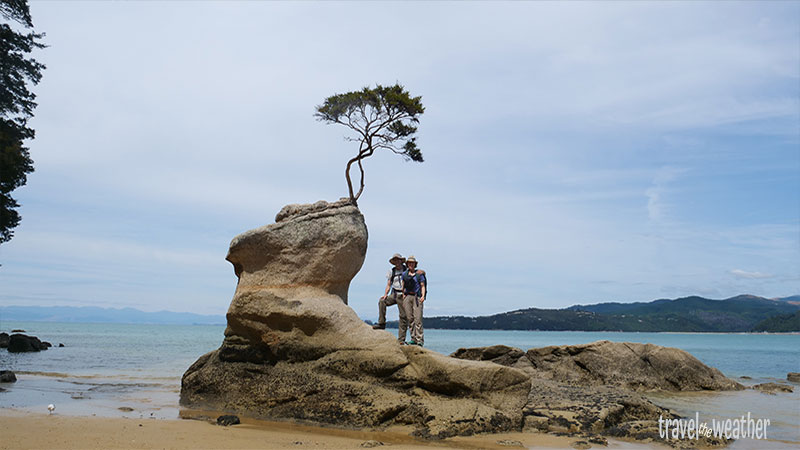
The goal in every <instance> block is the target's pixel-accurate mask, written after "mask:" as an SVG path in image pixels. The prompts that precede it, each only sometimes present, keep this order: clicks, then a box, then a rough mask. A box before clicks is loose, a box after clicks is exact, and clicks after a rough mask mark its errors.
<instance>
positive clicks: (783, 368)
mask: <svg viewBox="0 0 800 450" xmlns="http://www.w3.org/2000/svg"><path fill="white" fill-rule="evenodd" d="M18 328H20V329H24V330H26V334H29V335H34V336H37V337H39V338H40V339H42V340H46V341H49V342H51V343H52V344H54V345H55V347H53V348H51V349H49V350H47V351H43V352H39V353H22V354H11V353H8V352H6V351H0V369H4V370H5V369H10V370H13V371H14V372H16V374H17V378H18V381H17V383H4V384H3V385H2V387H4V388H6V389H7V391H6V392H0V407H1V408H8V407H11V408H15V409H20V410H27V411H36V412H46V411H47V410H46V407H47V405H48V404H50V403H53V404H55V405H56V413H58V414H68V415H80V416H91V415H98V416H110V417H115V416H116V417H135V418H140V417H141V418H153V419H173V418H177V417H178V414H179V411H180V407H179V406H178V398H179V394H180V378H181V376H182V375H183V373H184V372H185V371H186V369H187V368H188V367H189V365H191V364H192V363H193V362H194V361H195V360H197V358H198V357H200V356H201V355H202V354H204V353H206V352H208V351H211V350H214V349H216V348H218V347H219V345H220V343H221V342H222V338H223V332H224V328H225V327H224V326H219V325H198V326H190V325H120V324H75V323H46V322H25V323H21V322H5V321H4V322H3V323H2V324H0V331H6V332H9V331H10V330H12V329H18ZM387 332H389V333H392V334H396V330H392V329H388V330H387ZM598 340H610V341H617V342H641V343H653V344H657V345H663V346H668V347H678V348H681V349H684V350H686V351H688V352H689V353H691V354H693V355H694V356H695V357H697V358H698V359H700V360H701V361H703V362H704V363H706V364H708V365H710V366H713V367H717V368H718V369H720V370H721V371H722V372H723V373H725V375H727V376H729V377H734V378H736V379H737V381H739V382H740V383H742V384H745V385H753V384H757V383H762V382H767V381H775V382H784V383H785V382H786V373H787V372H800V335H796V334H794V335H791V334H788V335H787V334H781V335H775V334H692V333H611V332H548V331H498V330H492V331H486V330H434V329H431V330H426V331H425V341H426V346H427V347H428V348H430V349H432V350H435V351H438V352H441V353H444V354H449V353H452V352H453V351H455V350H457V349H458V348H460V347H478V346H486V345H495V344H505V345H509V346H513V347H518V348H521V349H524V350H526V349H529V348H533V347H544V346H548V345H565V344H569V345H574V344H585V343H588V342H594V341H598ZM59 343H64V345H65V347H63V348H58V347H57V345H58V344H59ZM741 376H749V377H752V379H741V378H738V377H741ZM793 386H794V387H795V390H796V392H794V393H792V394H777V395H769V394H764V393H761V392H756V391H752V390H746V391H741V392H723V393H688V394H674V393H670V394H653V395H651V398H652V400H653V401H654V402H655V403H657V404H659V405H661V406H665V407H669V408H671V409H673V410H675V411H677V412H678V413H680V414H681V415H684V416H691V417H694V415H695V413H699V415H700V416H701V417H703V418H708V419H711V418H716V419H727V418H731V419H734V418H738V417H740V416H742V415H746V414H747V413H748V412H750V413H751V415H752V416H753V417H760V418H769V419H770V421H771V422H770V426H769V432H768V437H769V438H770V440H769V441H759V440H752V439H740V440H738V441H737V442H736V443H734V445H733V448H735V449H737V450H743V449H760V448H800V385H798V384H794V385H793ZM119 408H130V409H132V410H124V411H123V410H120V409H119Z"/></svg>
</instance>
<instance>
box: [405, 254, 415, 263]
mask: <svg viewBox="0 0 800 450" xmlns="http://www.w3.org/2000/svg"><path fill="white" fill-rule="evenodd" d="M410 262H413V263H417V258H414V255H411V256H409V257H408V258H406V264H408V263H410ZM417 264H418V263H417Z"/></svg>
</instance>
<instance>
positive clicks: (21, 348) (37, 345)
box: [8, 334, 48, 353]
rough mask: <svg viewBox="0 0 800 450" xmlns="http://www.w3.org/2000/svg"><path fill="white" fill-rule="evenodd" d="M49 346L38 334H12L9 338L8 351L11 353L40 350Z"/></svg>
mask: <svg viewBox="0 0 800 450" xmlns="http://www.w3.org/2000/svg"><path fill="white" fill-rule="evenodd" d="M47 348H48V345H47V344H46V343H44V342H42V341H40V340H39V338H37V337H36V336H28V335H26V334H12V335H11V336H10V337H9V340H8V351H9V352H11V353H24V352H38V351H41V350H47Z"/></svg>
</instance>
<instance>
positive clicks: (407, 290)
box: [403, 270, 426, 297]
mask: <svg viewBox="0 0 800 450" xmlns="http://www.w3.org/2000/svg"><path fill="white" fill-rule="evenodd" d="M425 283H426V281H425V275H423V274H422V273H420V272H417V274H416V275H413V276H412V275H410V274H409V273H408V270H406V271H405V272H403V293H404V294H407V295H416V296H417V297H419V296H421V295H422V285H423V284H425Z"/></svg>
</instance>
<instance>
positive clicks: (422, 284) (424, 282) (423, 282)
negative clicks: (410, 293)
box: [419, 273, 428, 303]
mask: <svg viewBox="0 0 800 450" xmlns="http://www.w3.org/2000/svg"><path fill="white" fill-rule="evenodd" d="M419 284H420V287H422V297H420V299H419V302H420V303H422V302H424V301H425V293H426V292H427V290H428V280H427V279H425V274H424V273H423V274H422V280H420V283H419Z"/></svg>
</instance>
